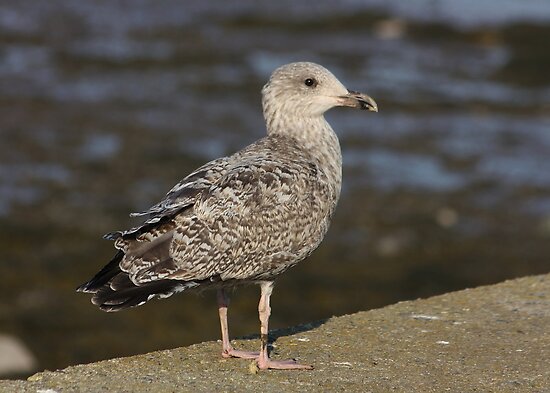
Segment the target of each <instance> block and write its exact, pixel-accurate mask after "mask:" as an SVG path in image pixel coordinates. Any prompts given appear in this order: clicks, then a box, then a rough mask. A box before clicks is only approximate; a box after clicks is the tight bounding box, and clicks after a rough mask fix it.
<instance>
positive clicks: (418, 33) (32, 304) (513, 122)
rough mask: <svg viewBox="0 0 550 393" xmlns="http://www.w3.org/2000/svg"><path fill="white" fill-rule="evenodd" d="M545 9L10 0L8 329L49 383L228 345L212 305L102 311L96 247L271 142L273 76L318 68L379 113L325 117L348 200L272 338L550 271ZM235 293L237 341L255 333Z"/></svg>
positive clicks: (4, 32)
mask: <svg viewBox="0 0 550 393" xmlns="http://www.w3.org/2000/svg"><path fill="white" fill-rule="evenodd" d="M549 42H550V2H548V1H542V0H540V1H537V0H524V1H521V2H518V1H511V0H486V1H472V0H463V1H458V2H457V1H452V0H426V1H415V2H403V1H398V0H395V1H381V0H380V1H374V0H370V1H352V0H346V1H340V2H333V1H328V0H327V1H325V0H317V1H315V2H294V1H290V0H283V1H277V2H273V1H256V2H221V1H220V2H211V1H196V0H192V1H185V2H184V1H175V0H173V1H156V0H140V1H107V0H105V1H85V2H84V1H71V0H50V1H47V2H38V1H30V0H23V1H17V2H15V1H2V2H1V3H0V45H1V47H0V103H1V105H0V136H1V139H0V141H1V142H0V246H1V251H0V256H1V258H0V279H1V281H0V282H1V285H0V333H2V334H5V335H10V336H13V337H17V338H18V339H19V340H21V341H22V342H23V343H25V345H26V346H27V347H28V348H29V349H30V351H31V353H32V354H33V356H34V357H35V358H36V361H35V363H34V365H33V366H32V367H30V368H29V369H28V370H26V371H25V370H20V371H19V372H18V374H19V375H25V374H29V373H32V371H33V370H32V369H34V370H40V369H44V368H48V369H55V368H59V367H64V366H67V365H70V364H75V363H82V362H90V361H94V360H98V359H104V358H109V357H115V356H123V355H129V354H136V353H142V352H146V351H151V350H156V349H163V348H171V347H176V346H181V345H187V344H191V343H194V342H198V341H203V340H212V339H217V338H218V336H219V332H218V330H219V329H218V326H219V325H218V320H217V318H218V316H217V309H216V302H215V296H214V294H213V293H205V294H203V295H199V296H194V295H192V294H186V295H179V296H175V297H173V298H171V299H168V300H165V301H162V302H151V303H149V304H147V305H146V306H144V307H140V308H138V309H134V310H130V311H126V312H122V313H118V314H106V313H103V312H100V311H99V310H98V309H97V308H96V307H94V306H92V305H91V304H90V302H89V301H90V299H89V296H86V295H83V294H77V293H75V292H74V289H75V287H76V286H77V285H79V284H81V283H82V282H84V281H85V280H87V279H88V278H90V277H91V275H93V274H94V273H95V272H96V271H97V270H98V269H99V268H100V267H101V266H102V265H103V264H104V263H106V262H107V261H108V260H109V259H110V257H111V256H112V254H113V248H112V245H111V243H110V242H107V241H103V240H101V235H102V234H103V233H105V232H109V231H111V230H114V229H124V228H126V227H128V226H129V225H132V224H135V223H136V222H135V221H131V220H130V219H129V218H128V213H129V212H132V211H141V210H143V209H144V208H147V207H149V206H150V205H151V204H153V203H155V202H156V201H157V200H158V199H159V198H161V197H162V196H163V195H164V193H165V192H166V191H168V189H169V188H170V187H171V186H172V185H173V184H174V183H175V182H176V181H178V180H179V179H180V178H181V177H183V176H184V175H186V174H187V173H189V172H190V171H191V170H193V169H194V168H195V167H197V166H198V165H201V164H202V163H204V162H206V161H207V160H210V159H213V158H216V157H218V156H221V155H225V154H230V153H232V152H234V151H236V150H237V149H239V148H241V147H243V146H245V145H246V144H248V143H250V142H252V141H254V140H256V139H258V138H260V137H261V136H263V135H264V125H263V119H262V116H261V105H260V89H261V87H262V85H263V84H264V83H265V81H266V80H267V78H268V76H269V74H270V73H271V71H272V70H273V69H274V68H275V67H277V66H279V65H281V64H284V63H287V62H291V61H298V60H308V61H314V62H318V63H320V64H323V65H325V66H326V67H327V68H329V69H330V70H332V71H333V72H334V74H335V75H336V76H338V77H339V78H340V80H341V81H342V82H343V83H344V84H345V85H346V86H347V87H348V88H350V89H354V90H360V91H364V92H367V93H368V94H370V95H371V96H372V97H374V98H375V99H376V100H377V102H378V104H379V107H380V113H378V114H372V113H364V112H357V111H351V110H343V109H340V110H333V111H331V112H330V113H329V114H328V118H329V121H330V122H331V124H332V125H333V128H334V129H335V130H336V131H337V133H338V134H339V136H340V140H341V145H342V148H343V156H344V190H343V195H342V198H341V200H340V204H339V208H338V209H337V213H336V217H335V219H334V223H333V225H332V228H331V230H330V232H329V234H328V235H327V238H326V240H325V241H324V243H323V245H322V246H321V247H320V249H319V250H318V251H317V252H315V253H314V254H313V255H312V256H311V257H310V258H309V260H308V261H307V262H304V263H302V264H301V265H299V266H297V267H296V268H294V269H293V270H291V271H290V272H288V273H287V274H285V275H284V276H283V277H281V279H280V280H279V282H278V285H277V287H276V290H275V292H274V297H273V300H272V302H273V312H274V313H273V317H272V324H271V327H273V328H278V327H284V326H288V325H295V324H299V323H302V322H308V321H312V320H317V319H321V318H326V317H329V316H331V315H340V314H345V313H351V312H355V311H358V310H365V309H369V308H374V307H380V306H384V305H386V304H390V303H394V302H397V301H400V300H406V299H414V298H417V297H426V296H431V295H435V294H440V293H443V292H448V291H452V290H457V289H461V288H467V287H473V286H478V285H482V284H490V283H495V282H498V281H501V280H504V279H508V278H513V277H518V276H523V275H528V274H536V273H544V272H548V271H549V270H550V269H549V268H550V261H549V257H550V50H549ZM257 301H258V289H257V288H255V287H251V288H243V289H240V290H238V291H237V292H236V293H235V294H234V296H233V301H232V308H231V309H230V327H231V333H232V335H236V336H239V335H244V334H249V333H255V332H257V330H258V321H257V314H256V304H257Z"/></svg>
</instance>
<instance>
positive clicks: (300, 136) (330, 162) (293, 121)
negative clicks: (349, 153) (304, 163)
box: [264, 108, 342, 195]
mask: <svg viewBox="0 0 550 393" xmlns="http://www.w3.org/2000/svg"><path fill="white" fill-rule="evenodd" d="M287 109H290V108H287ZM283 112H284V113H288V111H283ZM264 116H265V120H266V125H267V134H268V135H269V136H275V135H282V136H286V137H291V138H293V139H294V140H296V143H298V144H299V145H300V147H301V148H302V149H303V150H304V151H305V152H307V154H308V155H309V156H310V157H312V159H313V160H314V161H315V163H316V164H317V165H318V166H319V167H320V168H323V169H324V171H325V173H326V175H327V176H328V177H330V178H331V180H332V181H333V182H334V183H333V184H334V185H335V187H336V189H335V192H336V193H337V194H338V195H339V194H340V186H341V182H342V152H341V150H340V143H339V142H338V137H337V136H336V134H335V132H334V130H333V129H332V127H331V126H330V124H329V123H328V122H327V121H326V120H325V118H324V117H323V116H322V115H320V116H313V117H312V116H303V115H302V114H299V113H294V114H293V115H291V116H288V115H286V116H280V115H279V113H277V112H275V111H266V110H264Z"/></svg>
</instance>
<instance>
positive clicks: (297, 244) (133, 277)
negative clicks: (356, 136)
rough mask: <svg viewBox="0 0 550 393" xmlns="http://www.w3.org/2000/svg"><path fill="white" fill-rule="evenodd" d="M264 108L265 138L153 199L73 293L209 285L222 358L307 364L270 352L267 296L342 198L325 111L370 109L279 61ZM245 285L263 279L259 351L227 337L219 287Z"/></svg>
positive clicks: (120, 300) (105, 296)
mask: <svg viewBox="0 0 550 393" xmlns="http://www.w3.org/2000/svg"><path fill="white" fill-rule="evenodd" d="M262 106H263V115H264V118H265V123H266V128H267V136H265V137H264V138H262V139H260V140H258V141H256V142H254V143H252V144H251V145H249V146H247V147H245V148H243V149H242V150H240V151H238V152H236V153H235V154H233V155H230V156H227V157H222V158H218V159H216V160H213V161H210V162H209V163H207V164H205V165H203V166H201V167H200V168H198V169H197V170H195V171H194V172H192V173H191V174H189V175H188V176H186V177H185V178H183V180H181V181H180V182H179V183H177V184H176V185H175V186H174V187H173V188H172V189H171V190H170V191H169V192H168V193H167V194H166V196H165V197H164V198H163V199H162V200H161V201H160V202H159V203H157V204H156V205H154V206H152V207H151V208H149V209H148V210H146V211H143V212H140V213H132V214H131V216H134V217H142V220H143V221H142V224H141V225H139V226H136V227H133V228H131V229H128V230H124V231H116V232H111V233H108V234H106V235H105V236H104V237H105V238H106V239H108V240H112V241H113V242H114V247H115V249H116V250H117V252H116V254H115V256H114V257H113V259H112V260H111V261H110V262H109V263H108V264H107V265H106V266H105V267H103V269H101V270H100V271H99V272H98V273H97V274H96V275H95V276H94V277H93V278H92V279H91V280H89V281H88V282H86V283H85V284H83V285H81V286H80V287H78V288H77V291H80V292H88V293H93V296H92V303H93V304H94V305H96V306H98V307H99V308H100V309H101V310H103V311H109V312H113V311H120V310H123V309H126V308H129V307H135V306H140V305H142V304H144V303H146V302H147V301H149V300H151V299H153V298H165V297H168V296H171V295H172V294H174V293H178V292H182V291H186V290H190V289H205V288H212V289H216V290H217V301H218V312H219V317H220V325H221V336H222V357H224V358H231V357H235V358H245V359H255V361H256V364H257V367H258V368H259V369H261V370H264V369H312V366H310V365H303V364H299V363H297V362H296V360H294V359H290V360H274V359H271V358H270V357H269V353H268V322H269V316H270V314H271V307H270V297H271V293H272V291H273V286H274V282H275V279H276V278H277V277H278V276H279V275H280V274H282V273H283V272H285V271H286V270H287V269H289V268H290V267H292V266H294V265H296V264H297V263H298V262H300V261H302V260H304V259H305V258H307V257H308V256H309V255H310V254H311V253H312V252H313V251H314V250H315V249H316V248H317V247H318V246H319V244H320V243H321V241H322V239H323V237H324V235H325V233H326V232H327V230H328V228H329V224H330V221H331V218H332V216H333V213H334V210H335V208H336V204H337V202H338V198H339V196H340V189H341V184H342V154H341V150H340V144H339V142H338V138H337V136H336V134H335V133H334V131H333V130H332V128H331V126H330V125H329V124H328V123H327V121H326V120H325V118H324V113H325V112H326V111H327V110H329V109H331V108H333V107H336V106H344V107H352V108H358V109H363V110H367V111H373V112H377V111H378V106H377V104H376V102H375V101H374V100H373V99H372V98H371V97H369V96H368V95H366V94H362V93H358V92H355V91H352V90H348V89H346V88H345V87H344V85H342V83H340V81H339V80H338V79H337V78H336V77H335V76H334V75H333V74H332V73H331V72H330V71H328V70H327V69H326V68H324V67H322V66H320V65H318V64H315V63H310V62H298V63H291V64H287V65H284V66H281V67H279V68H277V69H276V70H275V71H274V72H273V74H272V75H271V77H270V79H269V81H268V82H267V84H266V85H265V86H264V87H263V89H262ZM242 284H258V285H259V286H260V290H261V295H260V301H259V306H258V312H259V317H260V341H261V346H260V351H259V352H248V351H243V350H239V349H236V348H234V347H233V345H232V344H231V342H230V339H229V329H228V324H227V310H228V306H229V297H228V294H227V291H228V289H229V288H232V287H235V286H239V285H242Z"/></svg>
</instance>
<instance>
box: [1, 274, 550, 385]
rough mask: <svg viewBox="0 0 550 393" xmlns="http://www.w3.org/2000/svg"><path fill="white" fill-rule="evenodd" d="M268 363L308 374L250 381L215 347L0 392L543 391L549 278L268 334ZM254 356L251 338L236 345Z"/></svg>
mask: <svg viewBox="0 0 550 393" xmlns="http://www.w3.org/2000/svg"><path fill="white" fill-rule="evenodd" d="M272 336H273V339H274V340H275V342H274V350H273V356H274V357H277V358H285V357H290V356H293V357H296V358H297V359H298V360H299V361H301V362H304V363H310V364H313V365H314V367H315V369H314V370H313V371H267V372H265V371H263V372H259V373H253V371H254V369H253V368H251V367H250V365H251V363H250V361H246V360H240V359H229V360H225V359H221V358H220V356H219V353H220V344H219V343H216V342H206V343H201V344H197V345H193V346H190V347H186V348H178V349H174V350H168V351H160V352H153V353H149V354H145V355H139V356H134V357H128V358H120V359H112V360H106V361H102V362H98V363H93V364H87V365H78V366H73V367H68V368H66V369H64V370H59V371H55V372H51V371H45V372H41V373H38V374H35V375H33V376H32V377H30V378H29V380H27V381H0V391H1V392H33V393H34V392H40V393H46V392H47V393H53V392H226V391H227V392H241V391H258V392H259V391H262V392H286V391H297V392H344V391H345V392H550V275H542V276H534V277H526V278H521V279H517V280H512V281H506V282H503V283H500V284H497V285H493V286H487V287H480V288H475V289H468V290H464V291H460V292H454V293H449V294H445V295H442V296H437V297H433V298H430V299H425V300H416V301H409V302H402V303H398V304H395V305H392V306H388V307H385V308H382V309H378V310H371V311H366V312H360V313H357V314H353V315H346V316H342V317H335V318H330V319H328V320H325V321H320V322H317V323H312V324H309V325H304V326H298V327H295V328H292V329H288V330H284V331H276V332H273V334H272ZM236 346H237V347H238V348H251V349H253V348H256V347H257V346H258V340H257V339H253V340H250V339H244V340H237V341H236Z"/></svg>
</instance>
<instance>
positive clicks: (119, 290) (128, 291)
mask: <svg viewBox="0 0 550 393" xmlns="http://www.w3.org/2000/svg"><path fill="white" fill-rule="evenodd" d="M198 285H199V284H198V283H196V282H193V281H177V280H159V281H152V282H149V283H146V284H143V285H140V286H137V285H135V284H134V283H133V282H132V281H131V280H130V279H129V278H128V276H127V275H126V274H125V273H121V274H120V275H118V276H117V277H115V279H113V281H112V283H110V285H109V284H107V285H105V286H103V287H102V288H101V289H99V290H98V291H97V292H96V293H95V294H94V296H93V297H92V303H93V304H95V305H96V306H99V308H100V309H101V310H103V311H109V312H114V311H120V310H123V309H125V308H130V307H137V306H141V305H142V304H145V303H146V302H148V301H149V300H151V299H154V298H166V297H169V296H171V295H173V294H174V293H177V292H181V291H184V290H186V289H188V288H193V287H196V286H198Z"/></svg>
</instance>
